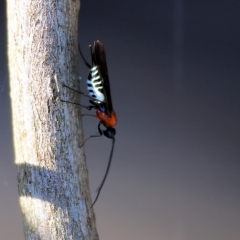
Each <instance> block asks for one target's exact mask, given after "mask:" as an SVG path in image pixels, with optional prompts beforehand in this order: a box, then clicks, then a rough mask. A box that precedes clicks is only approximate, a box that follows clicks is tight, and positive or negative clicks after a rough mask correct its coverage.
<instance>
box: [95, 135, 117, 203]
mask: <svg viewBox="0 0 240 240" xmlns="http://www.w3.org/2000/svg"><path fill="white" fill-rule="evenodd" d="M114 144H115V138H113V139H112V149H111V153H110V157H109V160H108V165H107V170H106V173H105V175H104V178H103V180H102V183H101V185H100V186H99V188H98V189H97V196H96V198H95V200H94V202H93V203H92V206H91V207H93V205H94V204H95V203H96V201H97V200H98V197H99V195H100V192H101V190H102V187H103V185H104V183H105V180H106V178H107V175H108V172H109V169H110V166H111V162H112V155H113V150H114Z"/></svg>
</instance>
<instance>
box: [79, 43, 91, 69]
mask: <svg viewBox="0 0 240 240" xmlns="http://www.w3.org/2000/svg"><path fill="white" fill-rule="evenodd" d="M78 51H79V53H80V55H81V57H82V59H83V61H84V63H85V65H86V66H87V67H88V68H92V67H91V65H90V64H89V63H88V62H87V60H86V59H85V57H84V56H83V54H82V51H81V48H80V45H79V44H78ZM91 55H92V53H91Z"/></svg>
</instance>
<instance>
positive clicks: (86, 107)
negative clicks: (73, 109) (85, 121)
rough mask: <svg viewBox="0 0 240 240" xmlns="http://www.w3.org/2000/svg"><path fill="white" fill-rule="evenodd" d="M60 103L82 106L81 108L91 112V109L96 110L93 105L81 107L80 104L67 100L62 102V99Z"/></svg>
mask: <svg viewBox="0 0 240 240" xmlns="http://www.w3.org/2000/svg"><path fill="white" fill-rule="evenodd" d="M60 101H61V102H65V103H71V104H74V105H77V106H80V107H82V108H85V109H87V110H91V109H93V108H95V106H92V105H91V106H83V105H81V104H79V103H75V102H70V101H66V100H62V99H60Z"/></svg>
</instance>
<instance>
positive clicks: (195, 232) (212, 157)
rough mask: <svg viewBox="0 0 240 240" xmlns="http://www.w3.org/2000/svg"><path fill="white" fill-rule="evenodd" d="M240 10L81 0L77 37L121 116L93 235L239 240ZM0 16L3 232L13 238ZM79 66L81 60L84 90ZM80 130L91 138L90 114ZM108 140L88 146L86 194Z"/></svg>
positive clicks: (226, 5)
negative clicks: (103, 75) (94, 53)
mask: <svg viewBox="0 0 240 240" xmlns="http://www.w3.org/2000/svg"><path fill="white" fill-rule="evenodd" d="M239 11H240V2H239V1H234V0H229V1H223V0H219V1H209V0H208V1H206V0H202V1H196V0H191V1H190V0H172V1H166V0H164V1H156V0H155V1H153V0H152V1H150V2H146V1H110V0H103V1H93V0H88V1H85V0H83V1H82V4H81V11H80V18H79V22H80V24H79V42H80V44H81V48H82V51H83V53H84V55H85V56H86V58H88V59H90V57H89V49H88V45H89V44H91V43H93V41H94V40H96V39H99V40H101V41H102V42H103V43H104V46H105V50H106V52H107V61H108V68H109V75H110V81H111V89H112V98H113V104H114V108H115V111H116V112H117V115H118V121H119V122H118V125H117V127H116V129H117V135H116V147H115V152H114V157H113V164H112V168H111V171H110V174H109V176H108V179H107V181H106V184H105V186H104V188H103V191H102V193H101V195H100V198H99V200H98V202H97V203H96V205H95V212H96V218H97V226H98V231H99V235H100V238H101V239H104V240H113V239H114V240H122V239H125V240H133V239H137V240H158V239H161V240H193V239H194V240H226V239H228V240H239V239H240V228H239V226H240V191H239V187H240V157H239V156H240V100H239V97H240V83H239V79H240V66H239V65H240V64H239V63H240V47H239V44H240V18H239ZM0 12H1V21H0V26H1V33H2V34H1V37H0V38H1V42H0V48H1V49H0V52H1V64H0V69H1V70H0V71H1V79H0V91H1V93H0V113H1V118H0V161H1V165H0V166H1V167H0V239H3V240H13V239H19V240H21V239H23V230H22V228H23V226H22V220H21V214H20V209H19V205H18V195H17V180H16V179H17V173H16V166H15V165H14V154H13V147H12V131H11V109H10V103H9V89H8V80H7V64H6V60H7V57H6V48H7V46H6V16H5V6H4V3H3V2H1V10H0ZM80 62H81V61H80ZM88 71H89V70H88V69H87V68H86V67H85V66H84V65H83V63H82V62H81V64H80V75H81V77H82V88H83V89H86V85H85V79H86V78H87V75H88ZM84 129H85V137H87V136H89V135H90V134H95V133H97V120H96V119H94V118H87V117H85V118H84ZM110 147H111V141H109V140H108V139H106V138H101V139H92V140H90V141H89V142H87V144H86V148H85V149H86V155H87V162H88V167H89V174H90V186H91V191H92V197H93V198H94V197H95V196H96V192H95V189H97V187H98V186H99V184H100V182H101V180H102V177H103V174H104V171H105V168H106V164H107V160H108V157H109V153H110Z"/></svg>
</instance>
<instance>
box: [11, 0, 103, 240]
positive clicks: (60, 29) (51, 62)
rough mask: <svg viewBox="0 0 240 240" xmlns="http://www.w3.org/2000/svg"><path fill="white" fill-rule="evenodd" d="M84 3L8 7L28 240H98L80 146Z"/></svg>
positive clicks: (30, 0) (35, 0) (51, 1)
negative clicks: (79, 40)
mask: <svg viewBox="0 0 240 240" xmlns="http://www.w3.org/2000/svg"><path fill="white" fill-rule="evenodd" d="M79 5H80V3H79V0H61V1H60V0H21V1H19V0H8V2H7V12H8V13H7V14H8V15H7V16H8V58H9V74H10V87H11V101H12V122H13V133H14V148H15V162H16V165H17V167H18V188H19V195H20V197H19V199H20V206H21V209H22V213H23V218H24V232H25V239H31V240H32V239H84V240H86V239H87V240H88V239H89V240H90V239H91V240H92V239H98V234H97V230H96V224H95V217H94V213H93V209H92V208H91V207H90V206H91V199H90V191H89V183H88V172H87V168H86V161H85V156H84V153H83V149H82V148H80V144H81V143H82V140H83V133H82V123H81V115H80V114H81V113H80V109H79V107H77V106H75V105H71V104H67V103H63V102H61V101H60V99H61V98H62V99H68V100H73V99H74V101H80V99H79V96H77V95H76V94H74V93H72V92H70V91H69V90H67V89H64V88H63V87H62V83H63V82H64V83H66V84H67V85H70V86H73V87H74V88H78V89H79V81H78V50H77V28H78V26H77V21H78V11H79Z"/></svg>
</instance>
